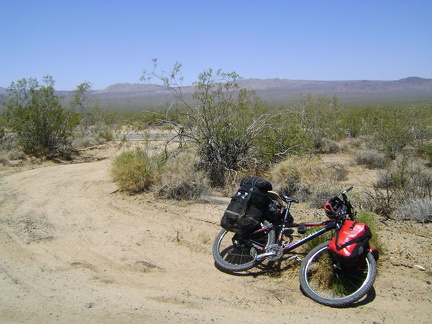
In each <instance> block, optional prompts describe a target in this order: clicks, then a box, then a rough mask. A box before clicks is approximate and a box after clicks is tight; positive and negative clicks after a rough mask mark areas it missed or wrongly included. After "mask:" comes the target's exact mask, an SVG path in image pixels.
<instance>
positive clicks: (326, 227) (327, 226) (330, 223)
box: [252, 197, 337, 260]
mask: <svg viewBox="0 0 432 324" xmlns="http://www.w3.org/2000/svg"><path fill="white" fill-rule="evenodd" d="M284 198H285V199H284V200H285V201H286V203H287V207H286V209H285V215H284V218H283V222H282V225H274V224H269V225H267V226H264V227H262V228H260V229H259V230H257V231H256V232H255V233H259V232H261V231H268V230H271V229H273V228H277V227H279V226H280V230H278V231H277V232H278V237H277V241H276V243H275V244H272V245H270V246H268V247H267V248H266V249H263V248H261V247H258V246H256V245H255V244H252V245H253V247H254V248H256V249H257V250H259V251H260V252H264V253H261V254H258V255H257V256H256V258H257V260H261V259H265V258H268V257H273V256H275V255H276V254H277V253H278V252H277V251H276V249H281V250H282V254H286V253H289V252H291V251H292V250H294V249H296V248H297V247H299V246H301V245H303V244H305V243H307V242H309V241H311V240H313V239H314V238H316V237H318V236H321V235H323V234H324V233H326V232H328V231H331V230H332V229H335V228H336V227H337V223H336V221H334V220H325V221H322V222H306V223H294V222H292V223H291V222H288V219H290V217H291V215H290V212H289V211H290V208H291V204H292V203H293V202H296V203H298V200H297V199H293V198H289V197H284ZM299 227H305V232H306V228H308V227H323V228H322V229H320V230H318V231H316V232H314V233H312V234H310V235H308V236H306V237H304V238H302V239H300V240H298V241H296V242H290V243H288V244H283V236H284V232H285V230H286V229H288V228H299Z"/></svg>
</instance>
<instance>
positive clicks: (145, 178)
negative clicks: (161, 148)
mask: <svg viewBox="0 0 432 324" xmlns="http://www.w3.org/2000/svg"><path fill="white" fill-rule="evenodd" d="M162 161H163V159H162V158H161V157H160V156H159V155H154V156H150V155H149V154H147V153H146V152H145V151H143V150H140V149H135V150H130V151H125V152H123V153H121V154H120V155H118V156H117V157H115V158H114V160H113V162H112V167H111V175H112V177H113V179H114V181H115V182H117V184H118V186H119V189H120V190H121V191H125V192H127V193H131V194H133V193H139V192H144V191H148V190H149V189H151V187H152V186H153V185H154V184H155V183H156V182H157V181H158V179H159V178H160V169H161V166H162V164H163V162H162Z"/></svg>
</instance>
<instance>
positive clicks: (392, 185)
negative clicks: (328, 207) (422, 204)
mask: <svg viewBox="0 0 432 324" xmlns="http://www.w3.org/2000/svg"><path fill="white" fill-rule="evenodd" d="M431 195H432V170H430V169H429V168H427V167H425V166H424V165H422V164H421V163H419V161H416V160H414V159H412V158H411V157H406V156H398V158H397V159H396V161H394V163H393V164H392V165H391V167H390V168H388V169H387V170H382V171H381V172H380V173H379V176H378V180H377V182H376V183H375V184H373V186H372V189H371V190H366V191H365V196H366V197H368V199H366V200H365V201H364V202H363V206H364V208H367V209H368V210H370V211H373V212H374V213H377V214H379V215H382V216H385V217H392V215H393V212H394V211H395V210H397V209H398V208H399V207H400V206H401V205H403V204H404V203H405V201H407V199H418V198H420V199H431Z"/></svg>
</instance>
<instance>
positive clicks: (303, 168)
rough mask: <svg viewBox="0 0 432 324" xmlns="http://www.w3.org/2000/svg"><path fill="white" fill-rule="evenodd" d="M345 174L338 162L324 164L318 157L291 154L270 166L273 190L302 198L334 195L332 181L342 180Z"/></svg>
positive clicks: (335, 191) (345, 171)
mask: <svg viewBox="0 0 432 324" xmlns="http://www.w3.org/2000/svg"><path fill="white" fill-rule="evenodd" d="M347 174H348V172H347V170H346V169H345V168H344V167H343V166H342V165H340V164H332V165H326V164H324V163H323V162H322V160H321V159H320V158H319V157H311V158H309V157H298V156H293V157H289V158H288V159H286V160H284V161H282V162H280V163H278V164H277V165H275V166H274V167H273V168H272V170H271V171H270V181H271V182H272V184H273V186H274V188H275V190H277V191H282V192H284V193H285V194H287V195H289V196H295V197H297V198H299V199H302V200H307V199H311V198H313V197H314V196H318V197H321V196H325V197H326V198H325V199H327V198H328V197H329V194H330V193H332V195H334V194H335V193H337V192H338V190H334V183H335V182H337V181H340V180H344V179H345V178H346V176H347ZM325 199H324V201H325ZM314 200H315V199H314ZM324 201H323V202H322V203H324ZM314 205H316V204H314ZM321 206H322V204H321V205H320V207H321Z"/></svg>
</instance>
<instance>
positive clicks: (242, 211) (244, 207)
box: [239, 186, 254, 217]
mask: <svg viewBox="0 0 432 324" xmlns="http://www.w3.org/2000/svg"><path fill="white" fill-rule="evenodd" d="M253 189H254V187H253V186H252V187H251V188H250V189H249V192H248V193H247V195H246V197H245V199H244V200H243V202H242V204H243V206H242V209H241V211H240V213H239V215H240V217H243V216H244V215H246V209H247V208H248V205H249V200H250V199H251V196H252V191H253Z"/></svg>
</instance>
